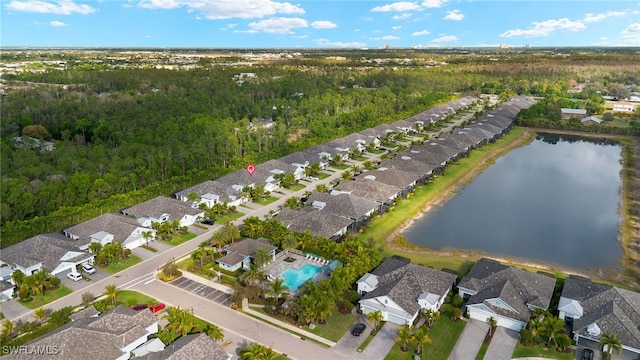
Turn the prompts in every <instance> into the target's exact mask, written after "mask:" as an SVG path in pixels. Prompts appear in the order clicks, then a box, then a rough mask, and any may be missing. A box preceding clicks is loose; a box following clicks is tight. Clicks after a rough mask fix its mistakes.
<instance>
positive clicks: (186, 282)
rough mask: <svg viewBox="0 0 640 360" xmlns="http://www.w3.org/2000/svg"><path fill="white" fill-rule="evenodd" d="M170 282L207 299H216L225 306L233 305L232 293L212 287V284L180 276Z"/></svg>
mask: <svg viewBox="0 0 640 360" xmlns="http://www.w3.org/2000/svg"><path fill="white" fill-rule="evenodd" d="M170 284H172V285H174V286H177V287H179V288H180V289H183V290H186V291H188V292H191V293H194V294H196V295H199V296H202V297H203V298H205V299H208V300H211V301H215V302H217V303H218V304H221V305H223V306H231V294H227V293H225V292H223V291H220V290H217V289H214V288H212V287H211V286H208V285H204V284H201V283H199V282H196V281H193V280H190V279H187V278H185V277H180V278H177V279H175V280H173V281H172V282H170Z"/></svg>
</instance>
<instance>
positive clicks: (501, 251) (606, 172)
mask: <svg viewBox="0 0 640 360" xmlns="http://www.w3.org/2000/svg"><path fill="white" fill-rule="evenodd" d="M620 159H621V147H620V146H619V145H617V144H613V143H608V142H595V141H590V140H586V139H583V138H577V137H567V136H558V135H547V134H544V135H539V136H538V137H537V138H536V140H534V141H533V142H532V143H531V144H529V145H527V146H525V147H523V148H519V149H516V150H513V151H511V152H510V153H508V154H506V155H505V156H503V157H501V158H499V159H498V160H497V161H496V162H495V164H494V165H492V166H490V167H489V168H488V169H486V170H485V171H484V172H483V173H481V174H480V175H479V176H477V177H476V178H475V179H474V181H473V182H472V183H471V184H469V185H467V186H466V187H465V188H464V189H462V190H461V191H460V193H459V194H458V195H456V196H455V197H453V198H452V199H451V200H449V201H448V202H447V203H446V204H444V205H443V206H442V207H440V208H437V209H432V210H431V211H430V212H429V213H427V214H426V215H425V216H423V217H421V218H419V219H417V220H416V221H415V222H414V224H413V225H412V226H411V227H410V228H408V229H407V231H405V233H404V235H405V236H406V237H407V239H409V241H410V242H412V243H414V244H418V245H425V246H428V247H429V248H432V249H436V250H439V249H442V248H443V247H444V248H457V249H479V250H482V251H484V252H486V253H489V254H496V255H504V256H515V257H519V258H524V259H531V260H540V261H545V262H549V263H553V264H558V265H561V266H564V267H569V268H574V269H586V268H607V267H614V266H616V265H617V262H618V260H620V258H621V257H622V247H621V246H620V244H619V242H618V241H617V239H616V237H617V235H618V229H619V224H620V220H621V219H620V216H619V215H618V205H619V202H620V193H619V191H620V186H621V180H620V170H621V169H622V166H621V164H620Z"/></svg>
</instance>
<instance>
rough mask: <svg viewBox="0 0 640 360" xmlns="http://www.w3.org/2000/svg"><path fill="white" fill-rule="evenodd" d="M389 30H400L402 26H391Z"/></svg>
mask: <svg viewBox="0 0 640 360" xmlns="http://www.w3.org/2000/svg"><path fill="white" fill-rule="evenodd" d="M391 28H392V29H393V30H398V29H402V26H401V25H398V26H392V27H391Z"/></svg>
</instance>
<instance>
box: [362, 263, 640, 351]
mask: <svg viewBox="0 0 640 360" xmlns="http://www.w3.org/2000/svg"><path fill="white" fill-rule="evenodd" d="M457 278H458V276H457V274H455V273H454V272H450V271H440V270H434V269H431V268H426V267H423V266H419V265H416V264H412V263H411V262H410V260H409V259H406V258H402V257H398V256H393V257H391V258H388V259H386V260H385V261H384V262H383V263H382V264H380V265H379V266H378V267H377V268H376V269H374V270H373V271H372V272H370V273H366V274H365V275H363V276H362V277H361V278H360V279H359V280H358V281H357V290H358V293H359V294H360V296H361V299H360V302H359V305H360V309H361V310H362V312H363V313H364V314H368V313H370V312H374V311H380V312H381V313H382V319H383V320H384V321H389V322H392V323H394V324H398V325H403V324H414V322H415V321H416V320H417V319H418V317H419V314H420V313H421V312H425V311H428V310H431V311H438V310H439V309H440V307H441V306H442V304H443V303H444V300H445V298H446V297H447V294H449V292H450V291H454V290H455V288H456V283H457V290H458V295H460V296H461V297H462V298H463V299H464V304H465V305H464V309H463V310H464V312H465V314H466V315H467V316H468V317H469V318H471V319H476V320H479V321H481V322H483V323H485V322H487V320H488V319H489V318H491V317H492V318H494V319H495V320H496V321H497V325H498V326H501V327H504V328H507V329H511V330H514V331H520V330H522V329H523V328H525V327H526V326H527V324H528V322H529V320H530V318H531V315H532V314H533V312H534V311H535V310H536V309H545V310H548V309H549V305H550V303H551V300H552V298H553V295H554V289H555V286H556V279H555V277H554V276H553V275H552V274H548V273H533V272H530V271H526V270H522V269H518V268H514V267H511V266H507V265H504V264H501V263H500V262H498V261H495V260H492V259H487V258H483V259H480V260H478V261H477V262H476V263H475V264H474V266H473V267H472V268H471V270H470V271H469V273H468V274H467V275H466V276H465V277H463V278H462V279H460V281H459V282H458V279H457ZM558 316H559V318H560V319H562V320H565V323H566V325H567V329H568V331H569V332H570V333H571V334H572V336H573V339H574V340H575V341H576V343H577V344H578V345H580V346H584V347H587V348H591V349H594V350H596V349H597V350H599V349H602V347H601V346H600V345H599V341H600V339H601V337H602V335H604V334H616V335H617V337H618V339H619V340H620V342H621V344H622V350H621V354H620V358H623V359H640V293H638V292H636V291H631V290H626V289H622V288H619V287H615V286H611V285H607V284H600V283H595V282H592V281H591V280H589V279H585V278H582V277H578V276H573V275H572V276H569V277H568V278H567V279H565V281H564V285H563V287H562V292H561V296H560V300H559V304H558ZM603 350H606V349H603Z"/></svg>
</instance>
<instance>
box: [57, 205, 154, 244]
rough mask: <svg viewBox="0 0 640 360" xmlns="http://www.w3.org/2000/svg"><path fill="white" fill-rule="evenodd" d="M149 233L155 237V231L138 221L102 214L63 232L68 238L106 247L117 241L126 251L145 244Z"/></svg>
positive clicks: (121, 216)
mask: <svg viewBox="0 0 640 360" xmlns="http://www.w3.org/2000/svg"><path fill="white" fill-rule="evenodd" d="M147 231H151V233H152V234H154V235H155V230H152V229H148V228H145V227H143V226H141V225H140V224H139V223H138V220H136V219H132V218H130V217H127V216H124V215H119V214H112V213H106V214H102V215H100V216H97V217H95V218H93V219H89V220H87V221H85V222H83V223H80V224H77V225H73V226H70V227H68V228H66V229H64V230H62V232H63V233H64V234H65V235H66V236H68V237H70V238H72V239H74V240H80V241H82V242H84V243H92V242H99V243H100V244H102V245H106V244H109V243H111V242H114V241H115V242H119V243H121V244H122V247H123V248H126V249H135V248H137V247H139V246H140V245H143V244H145V243H146V239H145V238H144V236H143V233H145V232H147Z"/></svg>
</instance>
